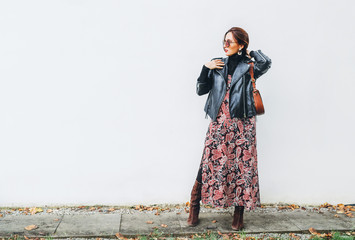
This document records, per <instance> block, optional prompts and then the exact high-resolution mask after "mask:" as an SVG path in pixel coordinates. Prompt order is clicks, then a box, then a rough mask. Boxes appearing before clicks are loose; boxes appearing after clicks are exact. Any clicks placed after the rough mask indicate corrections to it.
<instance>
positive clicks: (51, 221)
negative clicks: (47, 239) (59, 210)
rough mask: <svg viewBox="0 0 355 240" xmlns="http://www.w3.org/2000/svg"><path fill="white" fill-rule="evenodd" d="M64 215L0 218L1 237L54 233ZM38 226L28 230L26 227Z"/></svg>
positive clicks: (48, 234)
mask: <svg viewBox="0 0 355 240" xmlns="http://www.w3.org/2000/svg"><path fill="white" fill-rule="evenodd" d="M62 217H63V215H23V216H12V215H7V216H5V217H3V218H1V220H0V237H9V236H12V235H15V234H16V235H22V236H24V235H25V236H27V237H43V236H50V235H53V234H54V232H55V230H56V229H57V227H58V225H59V223H60V220H61V219H62ZM29 225H36V226H38V228H37V229H34V230H31V231H28V230H25V227H27V226H29Z"/></svg>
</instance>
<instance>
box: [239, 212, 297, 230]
mask: <svg viewBox="0 0 355 240" xmlns="http://www.w3.org/2000/svg"><path fill="white" fill-rule="evenodd" d="M243 222H244V231H245V233H262V232H279V233H282V232H300V231H301V230H302V229H300V228H299V227H298V226H297V225H296V224H295V223H293V222H292V221H290V219H289V213H287V212H270V213H260V212H259V213H258V212H244V217H243Z"/></svg>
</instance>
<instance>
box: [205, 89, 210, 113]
mask: <svg viewBox="0 0 355 240" xmlns="http://www.w3.org/2000/svg"><path fill="white" fill-rule="evenodd" d="M210 96H211V92H210V93H209V94H208V98H207V102H208V105H207V111H206V116H205V118H207V113H208V110H210V105H211V103H210Z"/></svg>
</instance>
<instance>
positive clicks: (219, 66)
mask: <svg viewBox="0 0 355 240" xmlns="http://www.w3.org/2000/svg"><path fill="white" fill-rule="evenodd" d="M205 66H206V67H208V68H209V69H215V68H217V69H222V68H223V66H224V62H223V61H222V60H220V59H215V60H212V61H211V62H208V63H206V64H205Z"/></svg>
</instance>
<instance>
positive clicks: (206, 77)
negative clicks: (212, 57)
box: [196, 65, 212, 96]
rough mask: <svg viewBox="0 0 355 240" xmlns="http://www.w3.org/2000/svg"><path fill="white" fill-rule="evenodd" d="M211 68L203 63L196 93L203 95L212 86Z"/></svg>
mask: <svg viewBox="0 0 355 240" xmlns="http://www.w3.org/2000/svg"><path fill="white" fill-rule="evenodd" d="M211 71H212V70H211V69H209V68H208V67H206V66H205V65H203V67H202V70H201V74H200V76H199V77H198V79H197V84H196V93H197V95H199V96H201V95H204V94H206V93H208V92H209V91H210V90H211V88H212V77H211Z"/></svg>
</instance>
